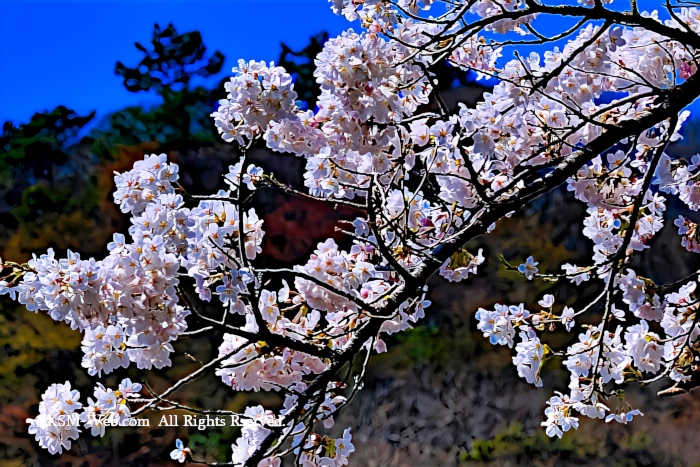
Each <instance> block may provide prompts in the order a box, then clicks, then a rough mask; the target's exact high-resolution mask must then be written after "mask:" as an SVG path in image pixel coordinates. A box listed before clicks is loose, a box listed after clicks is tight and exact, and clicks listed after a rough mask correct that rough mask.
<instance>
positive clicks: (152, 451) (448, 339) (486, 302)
mask: <svg viewBox="0 0 700 467" xmlns="http://www.w3.org/2000/svg"><path fill="white" fill-rule="evenodd" d="M327 39H328V34H327V33H324V32H321V33H319V34H317V35H314V36H313V37H311V38H310V39H309V43H308V45H307V46H305V47H303V48H301V49H300V50H293V49H292V48H290V47H289V46H287V45H285V44H281V45H280V57H279V60H278V61H277V63H279V64H280V65H282V66H284V67H286V68H287V70H289V71H290V72H291V73H293V75H294V77H295V87H296V90H297V92H298V94H299V99H300V100H301V101H303V102H302V105H305V106H306V107H308V108H314V106H315V101H316V98H317V96H318V92H319V89H318V87H317V85H316V83H315V80H314V78H313V58H314V57H315V56H316V54H317V53H318V52H320V50H321V48H322V46H323V43H324V42H325V41H326V40H327ZM135 47H136V48H137V49H138V50H139V51H140V52H141V54H142V56H143V57H142V59H141V60H140V61H139V62H138V63H130V64H123V63H121V62H119V61H117V62H116V65H115V73H116V74H117V75H118V76H119V77H121V78H122V79H123V85H124V86H125V87H126V89H128V90H129V91H130V92H136V93H153V94H156V95H157V96H159V97H160V104H159V105H155V106H152V107H148V108H145V107H139V106H135V107H128V108H125V109H122V110H120V111H117V112H114V113H111V114H109V115H100V116H96V115H95V113H94V112H93V113H91V114H89V115H77V114H76V113H75V112H74V111H72V110H71V109H70V108H69V107H67V106H59V107H57V108H55V109H53V110H50V111H44V112H39V113H37V114H35V115H34V116H33V117H32V118H31V120H30V121H28V122H26V123H23V124H20V125H18V126H14V125H12V124H11V123H9V122H8V123H6V124H5V125H4V126H3V132H2V137H1V138H0V256H2V257H3V258H5V259H9V260H13V261H26V260H27V259H29V258H30V257H31V254H32V253H42V252H44V251H45V250H46V249H47V248H54V249H55V250H56V251H57V252H58V253H59V254H63V253H65V251H66V250H68V249H71V250H73V251H78V252H80V253H81V254H82V255H83V256H84V257H88V256H101V255H104V254H105V252H106V244H107V242H108V239H109V238H110V237H111V235H112V233H114V232H124V233H125V232H126V230H127V228H128V223H127V219H125V217H124V216H123V215H122V214H121V213H120V212H119V210H118V209H117V208H116V206H115V205H114V204H113V202H112V190H113V172H114V171H121V170H125V169H128V168H129V167H130V166H131V165H132V164H133V162H134V161H135V160H137V159H141V158H142V157H143V155H144V154H150V153H161V152H165V153H167V154H168V156H169V158H170V159H171V160H172V161H175V162H177V163H178V164H180V165H181V170H180V174H181V177H182V179H181V183H182V184H183V186H184V187H185V188H186V189H187V190H188V191H190V192H191V193H194V194H201V193H205V192H211V191H214V190H216V189H218V188H219V187H221V186H222V183H221V182H222V178H221V174H222V173H223V172H226V167H227V166H228V165H231V164H233V163H235V161H236V158H237V155H236V153H235V151H234V150H233V148H232V146H231V145H227V144H222V142H221V141H220V140H219V139H218V137H217V135H216V132H215V130H214V128H213V124H212V121H211V119H210V117H209V114H210V113H211V111H212V110H213V109H214V108H215V106H216V102H217V100H218V99H221V98H223V97H225V92H224V91H223V82H224V80H226V79H227V78H226V77H225V73H221V68H222V64H223V61H224V56H223V54H222V53H220V52H218V51H214V52H209V51H207V48H206V46H205V44H204V41H203V38H202V35H201V34H200V33H199V32H197V31H189V32H184V33H182V32H178V31H177V30H176V28H175V27H174V26H173V25H168V26H167V27H165V28H161V27H159V26H158V25H155V26H154V29H153V34H152V40H151V42H150V44H147V45H141V44H138V43H137V44H136V45H135ZM118 58H119V57H115V60H116V59H118ZM436 73H437V75H438V79H439V80H440V83H441V84H440V86H441V88H440V92H441V94H442V96H443V99H444V101H445V102H446V104H447V105H448V106H450V107H453V108H454V107H455V106H456V105H457V103H458V102H465V103H467V104H474V103H475V102H476V101H477V100H478V99H479V98H480V96H481V95H482V93H483V92H484V91H485V90H487V89H488V86H485V85H483V83H479V82H476V81H475V80H474V79H472V77H470V76H469V75H468V74H465V73H463V72H461V71H459V70H456V69H454V68H451V67H449V66H444V67H442V68H440V69H438V70H436ZM219 75H220V76H221V78H222V81H221V83H220V84H219V85H217V86H216V87H214V88H211V89H209V88H207V87H203V86H193V85H192V78H193V77H195V76H200V77H210V76H219ZM66 104H67V105H70V103H66ZM699 129H700V125H699V124H698V122H696V121H692V120H691V121H690V122H689V124H688V126H687V129H686V130H685V139H684V140H683V141H682V142H681V143H680V144H678V145H676V146H675V147H674V148H673V150H674V151H676V152H677V154H678V155H679V156H680V157H688V156H690V155H692V154H694V153H695V152H697V147H696V146H697V142H698V141H700V139H698V138H699V137H700V135H698V130H699ZM253 159H254V162H255V163H256V164H258V165H261V166H263V167H264V168H265V169H266V171H267V172H273V173H275V175H276V176H277V177H278V178H280V179H282V180H283V181H285V182H287V183H290V184H292V185H296V186H302V185H303V183H302V177H301V173H302V166H301V164H300V161H299V160H298V159H297V158H295V157H293V156H289V155H283V154H278V153H271V152H269V151H267V150H265V149H264V148H256V149H255V150H254V151H253ZM254 202H255V205H256V208H257V210H258V212H259V213H260V214H261V215H262V216H263V217H264V219H265V224H264V226H265V227H264V228H265V231H266V235H265V242H264V245H263V255H262V257H261V258H260V259H259V260H258V261H259V262H260V263H261V264H269V263H276V264H280V263H283V264H285V263H286V264H291V263H294V262H296V261H300V260H303V259H304V258H305V257H307V256H308V254H309V253H310V252H311V251H312V250H313V249H314V247H315V245H316V243H318V242H319V241H322V240H324V239H325V238H328V237H334V238H336V239H337V240H338V241H340V242H342V243H344V244H348V243H349V239H347V238H343V236H342V235H340V234H339V233H338V232H337V231H336V230H335V228H334V227H335V226H336V224H337V222H338V220H340V219H352V218H353V217H354V215H355V214H356V213H355V212H353V211H352V210H334V209H331V208H329V207H327V206H326V205H325V204H318V203H314V202H312V201H309V200H308V199H306V198H297V197H294V196H292V195H289V194H287V193H283V192H280V191H276V190H272V189H265V190H261V191H260V192H259V193H258V194H257V195H256V198H255V201H254ZM679 210H680V207H679V206H677V205H675V204H673V203H672V204H671V206H670V213H669V215H670V218H673V217H675V216H677V214H678V213H679ZM583 215H584V207H583V205H581V204H579V203H576V202H575V201H573V198H572V197H571V196H569V195H568V194H567V193H566V191H565V189H560V190H557V191H555V192H553V193H551V194H549V195H548V196H546V197H543V198H540V199H538V200H536V201H535V202H533V203H532V204H531V205H529V206H527V207H525V208H524V209H523V210H522V212H520V213H518V214H517V215H514V216H513V217H512V218H510V219H507V220H506V221H504V222H502V223H501V224H499V227H498V229H497V230H496V232H495V234H494V235H490V236H489V237H488V238H483V239H480V240H478V241H475V242H473V244H471V245H469V249H470V250H471V251H475V250H476V249H478V248H483V249H484V250H485V255H486V257H487V264H486V265H485V267H484V269H483V271H481V272H480V274H479V275H478V276H477V277H476V278H475V279H474V280H470V281H469V283H468V284H447V283H444V282H443V281H441V280H439V279H434V280H433V284H432V288H431V297H430V298H431V300H432V301H433V303H434V305H433V307H431V308H430V312H429V313H428V317H427V318H426V319H425V320H424V321H423V322H422V323H419V324H420V325H419V326H417V327H416V328H415V329H413V330H411V331H409V332H406V333H402V334H398V335H395V336H392V337H391V338H390V339H389V340H388V345H389V352H388V353H386V354H382V355H378V356H375V358H374V359H373V360H372V362H371V368H370V371H369V375H368V379H367V385H366V389H365V390H364V391H363V392H361V393H360V395H359V397H358V398H357V399H356V400H355V401H354V402H353V404H352V405H351V406H350V407H348V408H347V409H346V411H345V412H344V413H343V414H342V415H341V416H340V417H339V420H338V422H337V427H344V426H351V427H352V428H353V433H354V434H355V441H354V442H355V446H356V447H357V451H356V452H355V454H354V455H353V457H352V458H351V461H352V462H353V463H354V464H355V465H365V466H368V467H372V466H377V467H379V466H381V467H384V466H432V465H435V466H437V465H445V466H448V465H450V466H453V465H454V466H458V465H459V466H467V465H469V466H471V465H474V466H476V465H491V466H507V465H534V466H555V465H605V466H621V467H622V466H636V465H642V466H678V465H688V466H690V465H700V464H696V462H700V443H698V442H697V441H699V440H700V438H699V436H700V435H698V432H697V430H696V429H695V422H694V420H693V418H694V417H693V415H694V414H695V413H697V412H696V411H698V410H700V398H699V397H698V396H697V395H695V394H694V393H691V394H688V395H686V396H683V397H679V398H675V399H657V398H656V397H655V395H654V394H655V392H656V390H658V389H656V388H646V389H645V390H641V391H640V390H631V391H629V392H628V396H627V397H628V398H629V399H630V400H632V401H633V403H634V404H642V405H641V407H642V409H643V411H644V412H645V416H644V417H643V418H640V419H638V420H635V421H634V423H633V424H631V425H628V426H618V425H609V424H605V423H602V422H601V421H587V420H582V422H581V428H580V430H579V431H577V432H569V433H566V434H565V435H564V438H563V439H561V440H557V439H555V440H551V439H549V438H547V437H546V436H545V435H544V432H543V431H542V430H541V428H540V426H539V424H540V421H541V420H542V417H543V416H542V413H543V410H544V407H545V400H546V399H547V397H548V394H549V393H550V392H551V391H552V390H555V389H559V390H565V389H566V385H567V379H566V378H567V376H566V374H565V372H564V371H562V370H561V366H560V364H559V363H558V362H550V363H548V368H547V370H548V371H546V373H545V375H546V376H545V381H546V384H545V385H546V387H545V388H544V390H542V389H540V390H536V389H535V388H532V387H530V386H528V385H526V384H525V383H524V382H523V381H522V380H519V379H518V377H517V374H516V371H515V368H514V367H513V365H512V363H511V353H510V351H509V349H505V348H496V347H493V346H491V345H490V344H489V343H488V342H487V341H486V340H485V339H483V338H482V336H481V335H480V333H478V332H475V319H474V317H473V315H474V312H475V311H476V310H477V309H478V308H479V307H489V306H491V305H492V304H493V303H494V302H495V301H502V302H512V303H520V302H525V303H526V305H528V306H532V307H534V306H535V304H536V301H537V300H538V299H539V298H540V297H541V295H542V294H543V293H544V292H545V290H547V291H548V292H556V294H557V296H560V297H563V301H564V302H565V304H567V305H571V306H576V304H577V303H580V302H583V301H585V300H586V299H588V298H590V297H591V296H592V295H593V293H594V290H593V288H592V287H590V286H589V285H588V284H586V283H584V284H582V285H581V286H578V287H575V286H572V285H571V284H559V283H556V284H554V283H541V284H537V283H532V282H530V283H526V282H524V281H523V280H522V279H521V278H520V277H519V276H517V275H516V274H514V273H512V272H509V271H505V270H504V268H502V267H501V265H500V264H499V262H498V259H497V257H498V254H503V255H505V257H506V258H508V260H509V261H511V262H513V263H514V264H518V262H519V261H522V260H523V259H524V258H526V257H527V256H529V255H530V254H533V255H534V256H535V257H536V258H538V259H540V261H541V264H540V268H541V269H544V270H548V271H552V270H554V268H556V267H557V266H558V265H560V264H561V263H563V262H566V261H570V262H576V261H583V260H584V258H585V256H586V254H585V253H586V252H587V251H588V249H589V248H590V246H591V245H590V244H589V243H588V242H587V240H586V239H585V238H584V237H583V236H582V234H581V233H580V230H581V229H580V223H581V220H582V218H583ZM657 242H658V243H660V244H661V245H659V247H660V248H657V249H654V250H652V252H655V253H652V254H650V255H645V256H644V257H642V259H641V260H640V261H641V262H643V263H644V264H643V265H642V266H643V267H644V268H645V269H646V270H647V271H649V276H650V277H652V278H654V279H657V280H660V279H661V278H663V280H664V281H665V282H670V281H672V280H674V278H678V277H681V276H682V275H684V274H686V273H688V272H689V271H690V270H691V269H693V268H697V266H698V264H697V260H695V259H694V258H693V257H689V256H687V255H684V254H683V252H682V250H681V248H680V245H679V240H678V238H677V237H676V236H675V233H674V232H673V229H672V228H666V229H664V231H663V234H662V235H661V238H659V239H657ZM0 310H1V314H0V465H2V466H3V467H5V466H21V465H40V466H50V465H66V466H67V465H72V466H78V465H80V466H118V465H136V466H141V465H143V466H145V465H153V466H157V465H167V464H168V458H169V456H168V454H169V452H170V451H171V450H172V449H173V446H174V441H175V439H176V438H178V437H180V438H183V439H187V440H188V446H189V447H190V448H192V449H193V450H194V451H195V452H196V453H197V457H198V458H199V459H207V460H209V461H226V460H228V456H229V453H230V445H231V443H232V442H233V441H234V440H235V438H236V437H237V434H238V433H237V429H236V428H234V427H225V428H208V429H206V430H204V431H198V430H196V429H195V428H187V427H179V428H167V427H158V426H157V422H158V420H159V419H160V414H153V415H150V417H151V424H152V426H151V427H150V428H140V429H136V428H118V429H112V430H108V431H107V435H106V436H105V437H104V438H101V439H95V438H92V437H91V436H89V434H85V435H84V436H81V438H80V440H79V441H78V442H77V443H75V444H74V448H73V449H72V450H71V451H70V452H67V453H64V454H63V455H62V456H49V455H48V454H47V453H46V452H45V451H43V450H41V449H40V448H38V446H37V445H36V444H35V443H34V441H33V440H32V439H31V437H30V436H29V435H28V434H27V432H26V423H25V419H26V418H28V417H32V416H34V415H35V414H36V411H37V405H38V402H39V397H40V394H41V393H42V392H43V391H44V390H45V388H46V387H47V386H48V385H50V384H51V383H54V382H63V381H65V380H70V381H71V382H73V383H74V385H75V386H77V388H78V389H79V390H80V391H81V393H82V394H83V398H85V397H86V396H87V395H88V394H91V393H92V387H93V386H94V384H95V382H96V379H95V378H91V377H89V376H88V375H87V374H86V373H85V372H84V371H83V369H82V368H81V367H80V361H81V357H82V353H81V351H80V348H79V347H80V336H79V334H78V333H77V332H74V331H71V330H70V329H69V327H68V326H66V325H64V324H61V323H55V322H53V321H52V320H51V319H50V318H49V317H48V316H46V315H45V314H42V313H39V314H34V313H30V312H27V310H26V309H24V307H18V306H16V305H14V304H13V303H11V302H10V301H9V300H7V297H2V299H1V300H0ZM205 313H206V309H205ZM572 339H575V336H571V335H558V334H555V335H553V336H551V338H550V340H551V341H552V343H553V344H556V345H566V344H567V343H569V342H570V341H571V340H572ZM218 342H220V336H218V335H215V336H213V337H206V338H190V339H182V340H180V341H178V342H177V344H176V350H177V355H176V356H175V357H174V362H173V366H172V367H171V368H168V369H164V370H161V371H154V372H149V373H144V372H140V371H138V370H136V369H135V368H133V367H132V368H129V369H127V370H123V369H122V370H119V371H117V372H115V374H112V375H109V376H108V377H106V378H104V379H105V384H107V385H115V384H116V383H117V382H118V381H119V380H120V379H121V378H123V377H130V378H132V379H134V380H143V379H147V381H148V382H149V384H150V385H151V386H152V387H154V389H156V390H162V389H164V388H165V387H166V386H167V385H168V381H171V380H173V379H178V378H181V377H183V376H184V375H186V374H187V373H189V372H191V371H193V370H194V369H196V368H197V367H198V365H199V364H198V363H196V361H206V360H207V359H210V358H211V356H212V355H215V354H216V352H217V343H218ZM177 396H178V399H179V400H180V401H181V402H183V403H187V404H189V405H199V406H202V407H206V408H225V409H229V410H242V409H243V408H244V407H245V406H246V405H249V404H256V403H267V404H272V405H274V404H279V403H280V402H281V401H280V398H279V397H278V396H277V395H275V394H258V393H234V392H232V391H231V390H230V388H227V387H225V386H223V385H222V384H220V383H219V381H218V379H217V378H216V377H215V376H214V375H207V377H205V378H202V379H200V380H197V381H195V382H193V383H191V384H189V385H188V386H186V387H185V388H183V389H182V390H180V391H179V392H178V394H177ZM336 429H337V428H336Z"/></svg>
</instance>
